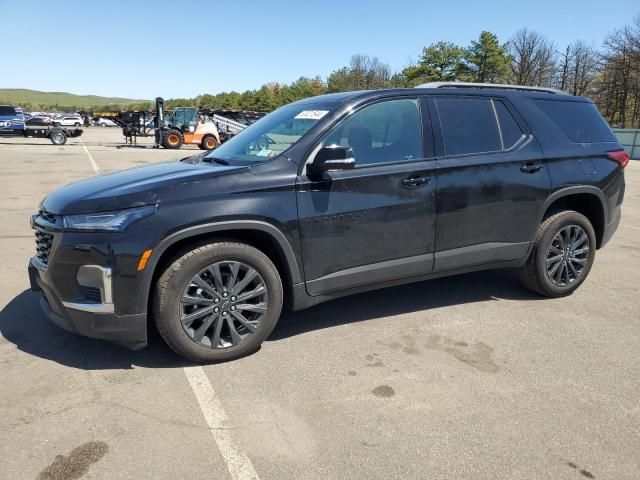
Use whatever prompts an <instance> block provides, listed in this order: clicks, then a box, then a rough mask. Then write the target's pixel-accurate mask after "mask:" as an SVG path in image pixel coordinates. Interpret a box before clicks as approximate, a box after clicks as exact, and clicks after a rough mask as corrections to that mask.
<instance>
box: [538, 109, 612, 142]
mask: <svg viewBox="0 0 640 480" xmlns="http://www.w3.org/2000/svg"><path fill="white" fill-rule="evenodd" d="M534 104H535V105H536V106H537V107H538V108H539V109H540V110H541V111H542V113H544V114H545V115H546V116H547V118H549V120H551V122H553V123H554V124H555V125H556V126H557V127H558V128H559V129H560V130H561V131H562V133H564V134H565V135H566V136H567V137H568V138H569V140H571V141H572V142H574V143H599V142H616V141H617V140H616V137H615V136H614V134H613V132H612V131H611V128H609V125H608V124H607V122H606V121H605V119H604V118H602V115H600V112H598V109H597V108H596V106H595V105H594V104H593V103H589V102H562V101H557V100H555V101H554V100H534Z"/></svg>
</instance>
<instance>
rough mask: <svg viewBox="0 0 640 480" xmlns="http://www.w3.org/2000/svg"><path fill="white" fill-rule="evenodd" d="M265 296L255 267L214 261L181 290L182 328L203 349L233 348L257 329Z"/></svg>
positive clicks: (263, 282) (262, 281)
mask: <svg viewBox="0 0 640 480" xmlns="http://www.w3.org/2000/svg"><path fill="white" fill-rule="evenodd" d="M267 294H268V289H267V285H266V283H265V281H264V280H263V278H262V277H261V276H260V274H259V273H258V271H257V270H256V269H255V268H253V267H251V266H250V265H247V264H245V263H243V262H239V261H221V262H216V263H214V264H212V265H209V266H208V267H206V268H204V269H202V270H201V271H200V272H198V273H197V274H196V275H194V276H193V278H192V279H191V280H190V281H189V283H188V284H187V286H186V288H185V289H184V292H183V294H182V297H181V300H180V321H181V323H182V328H183V329H184V331H185V332H186V333H187V335H188V336H189V338H191V340H193V341H194V342H196V343H198V344H199V345H202V346H204V347H208V348H228V347H234V346H236V345H239V344H240V343H241V342H243V341H244V340H245V339H246V338H247V337H249V336H250V335H254V334H255V333H256V330H257V329H258V328H260V323H261V321H262V319H263V318H264V316H265V314H266V312H267V303H268V300H267Z"/></svg>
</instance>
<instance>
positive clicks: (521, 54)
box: [39, 15, 640, 128]
mask: <svg viewBox="0 0 640 480" xmlns="http://www.w3.org/2000/svg"><path fill="white" fill-rule="evenodd" d="M436 81H472V82H488V83H509V84H514V85H529V86H539V87H552V88H559V89H561V90H565V91H567V92H569V93H571V94H573V95H582V96H587V97H590V98H591V99H593V100H594V101H595V102H596V104H597V105H598V108H599V109H600V111H601V112H602V114H603V115H604V116H605V118H606V119H607V121H609V123H610V124H611V125H612V126H614V127H623V128H625V127H626V128H640V15H638V16H637V17H636V18H635V19H634V20H633V21H632V22H631V23H630V24H629V25H626V26H624V27H622V28H619V29H617V30H615V31H613V32H611V33H609V34H608V35H607V36H606V38H605V40H604V42H603V44H602V45H601V46H599V47H594V46H591V45H590V44H588V43H587V42H585V41H584V40H576V41H574V42H573V43H571V44H569V45H566V46H563V47H559V46H558V45H557V44H556V43H555V42H553V41H552V40H550V39H548V38H547V37H546V36H545V35H544V34H543V33H541V32H537V31H534V30H530V29H527V28H523V29H521V30H519V31H517V32H516V33H515V34H514V35H513V36H512V37H511V38H510V39H508V40H507V41H505V42H500V40H499V39H498V37H497V36H496V35H495V34H493V33H491V32H486V31H485V32H482V33H480V35H479V37H478V38H477V40H474V41H472V42H471V43H470V44H469V45H468V46H460V45H456V44H454V43H451V42H447V41H439V42H436V43H433V44H431V45H428V46H426V47H424V48H423V50H422V52H421V54H420V56H419V58H418V60H417V62H415V63H414V64H411V65H408V66H407V67H406V68H404V69H402V70H401V71H396V72H394V71H393V70H392V68H391V67H390V66H389V65H388V64H387V63H385V62H383V61H381V60H380V59H379V58H377V57H370V56H368V55H362V54H357V55H353V56H352V57H351V61H350V63H349V65H347V66H344V67H342V68H339V69H337V70H335V71H333V72H332V73H331V74H330V75H329V76H328V77H327V78H326V79H323V78H321V77H319V76H317V77H314V78H309V77H300V78H299V79H298V80H296V81H295V82H292V83H289V84H283V83H276V82H272V83H268V84H266V85H263V86H262V87H261V88H259V89H256V90H247V91H245V92H235V91H231V92H221V93H218V94H215V95H211V94H204V95H199V96H197V97H195V98H177V99H169V100H167V101H166V102H165V106H166V108H168V109H171V108H174V107H177V106H199V107H208V108H218V109H234V110H254V111H270V110H273V109H275V108H278V107H280V106H282V105H285V104H287V103H290V102H293V101H296V100H300V99H302V98H307V97H311V96H315V95H321V94H324V93H333V92H342V91H349V90H363V89H377V88H389V87H413V86H416V85H419V84H421V83H426V82H436ZM39 107H41V108H40V109H43V110H46V109H47V108H45V107H46V106H39ZM119 108H126V109H129V110H151V109H152V108H153V105H152V104H151V103H134V104H127V105H126V107H122V106H117V105H112V106H110V107H95V108H94V109H93V110H96V111H104V110H117V109H119Z"/></svg>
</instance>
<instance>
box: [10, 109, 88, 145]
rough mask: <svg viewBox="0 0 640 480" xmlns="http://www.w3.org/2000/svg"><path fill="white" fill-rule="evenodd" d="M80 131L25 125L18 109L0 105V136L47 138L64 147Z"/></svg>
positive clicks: (79, 133) (78, 134)
mask: <svg viewBox="0 0 640 480" xmlns="http://www.w3.org/2000/svg"><path fill="white" fill-rule="evenodd" d="M80 135H82V130H80V129H79V128H77V127H76V128H74V129H69V128H62V127H59V126H31V125H27V124H26V122H25V118H24V113H22V109H21V108H20V107H14V106H11V105H0V136H3V137H36V138H48V139H49V140H51V143H53V144H54V145H64V144H65V143H67V138H68V137H79V136H80Z"/></svg>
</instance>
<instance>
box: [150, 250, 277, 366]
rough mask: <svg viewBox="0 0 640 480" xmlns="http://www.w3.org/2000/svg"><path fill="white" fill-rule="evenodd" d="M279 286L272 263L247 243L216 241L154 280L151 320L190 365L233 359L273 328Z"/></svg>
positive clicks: (189, 253) (188, 253) (255, 345)
mask: <svg viewBox="0 0 640 480" xmlns="http://www.w3.org/2000/svg"><path fill="white" fill-rule="evenodd" d="M282 297H283V293H282V282H281V280H280V276H279V275H278V271H277V269H276V267H275V266H274V265H273V263H272V262H271V260H269V258H268V257H267V256H266V255H265V254H264V253H262V252H261V251H260V250H257V249H256V248H254V247H251V246H250V245H246V244H243V243H237V242H214V243H209V244H206V245H201V246H197V247H194V248H193V249H191V250H189V251H186V252H184V253H183V254H182V255H180V256H179V257H177V258H176V259H175V260H174V261H173V262H172V263H171V265H169V266H168V267H167V269H166V270H165V271H164V273H163V274H162V276H161V277H160V278H159V279H158V282H157V285H156V292H155V295H154V298H153V316H154V319H155V323H156V326H157V327H158V331H159V332H160V334H161V335H162V337H163V338H164V340H165V341H166V342H167V344H168V345H169V346H170V347H171V348H172V349H173V350H174V351H175V352H176V353H178V354H179V355H181V356H183V357H185V358H187V359H188V360H191V361H194V362H220V361H226V360H232V359H234V358H238V357H241V356H244V355H246V354H248V353H251V352H253V351H255V350H256V349H257V348H258V347H259V346H260V344H262V342H263V341H264V340H265V339H266V338H267V337H268V336H269V334H270V333H271V332H272V330H273V329H274V328H275V326H276V323H277V322H278V318H279V317H280V312H281V310H282Z"/></svg>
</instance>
